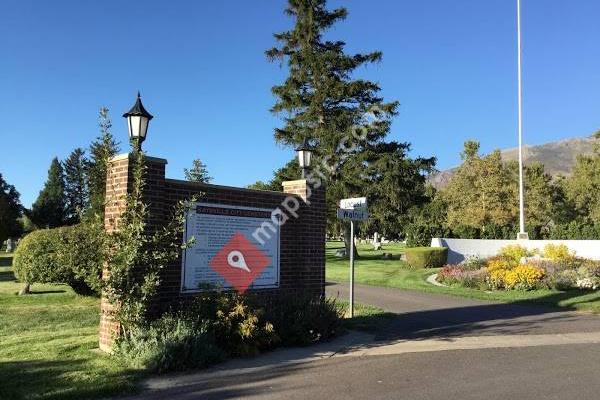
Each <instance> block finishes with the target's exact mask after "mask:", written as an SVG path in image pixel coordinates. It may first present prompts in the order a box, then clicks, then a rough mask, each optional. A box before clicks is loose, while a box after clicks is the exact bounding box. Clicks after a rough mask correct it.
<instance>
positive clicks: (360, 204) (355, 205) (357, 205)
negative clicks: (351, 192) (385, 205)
mask: <svg viewBox="0 0 600 400" xmlns="http://www.w3.org/2000/svg"><path fill="white" fill-rule="evenodd" d="M340 208H343V209H346V210H348V209H355V210H357V209H361V210H365V211H366V210H367V198H366V197H352V198H350V199H341V200H340Z"/></svg>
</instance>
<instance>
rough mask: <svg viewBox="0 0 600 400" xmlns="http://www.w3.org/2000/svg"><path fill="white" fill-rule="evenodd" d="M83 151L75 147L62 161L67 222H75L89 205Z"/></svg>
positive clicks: (85, 163)
mask: <svg viewBox="0 0 600 400" xmlns="http://www.w3.org/2000/svg"><path fill="white" fill-rule="evenodd" d="M86 165H87V162H86V159H85V152H84V151H83V150H82V149H80V148H77V149H75V150H73V151H72V152H71V154H69V157H67V159H66V160H65V161H64V162H63V168H64V171H65V197H66V201H67V209H66V214H67V223H69V224H76V223H78V222H79V221H80V220H81V216H82V215H83V214H84V213H85V211H86V210H87V209H88V206H89V199H88V187H87V177H86Z"/></svg>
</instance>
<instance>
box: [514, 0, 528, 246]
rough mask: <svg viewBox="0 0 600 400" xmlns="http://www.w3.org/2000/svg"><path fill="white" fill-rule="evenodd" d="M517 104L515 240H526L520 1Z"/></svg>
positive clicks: (519, 10) (519, 2)
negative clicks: (517, 200)
mask: <svg viewBox="0 0 600 400" xmlns="http://www.w3.org/2000/svg"><path fill="white" fill-rule="evenodd" d="M517 91H518V93H517V102H518V131H519V234H518V236H517V239H528V238H529V237H528V235H527V232H525V199H524V197H525V194H524V187H523V103H522V96H523V90H522V85H521V0H517Z"/></svg>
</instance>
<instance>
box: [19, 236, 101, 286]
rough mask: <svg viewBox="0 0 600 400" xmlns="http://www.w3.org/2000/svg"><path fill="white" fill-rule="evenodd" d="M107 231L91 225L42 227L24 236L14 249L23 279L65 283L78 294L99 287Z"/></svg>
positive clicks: (37, 281) (20, 278) (33, 281)
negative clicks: (104, 239) (15, 249)
mask: <svg viewBox="0 0 600 400" xmlns="http://www.w3.org/2000/svg"><path fill="white" fill-rule="evenodd" d="M103 233H104V231H103V230H102V229H101V228H99V227H97V226H95V225H91V224H79V225H75V226H69V227H62V228H54V229H41V230H37V231H34V232H32V233H30V234H28V235H27V236H25V237H24V238H23V239H22V240H21V243H20V244H19V247H18V248H17V251H16V252H15V258H14V262H13V264H14V268H15V275H16V276H17V278H18V279H19V280H20V281H23V282H26V283H28V284H33V283H64V284H67V285H69V286H71V287H72V288H73V290H74V291H75V293H78V294H84V295H89V294H93V293H95V292H96V293H97V292H99V290H100V277H101V273H102V250H103V237H104V236H103Z"/></svg>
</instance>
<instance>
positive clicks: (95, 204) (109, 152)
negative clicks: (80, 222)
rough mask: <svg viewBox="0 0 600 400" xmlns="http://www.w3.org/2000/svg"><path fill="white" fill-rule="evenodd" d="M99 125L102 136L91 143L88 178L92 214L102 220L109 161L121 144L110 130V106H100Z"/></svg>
mask: <svg viewBox="0 0 600 400" xmlns="http://www.w3.org/2000/svg"><path fill="white" fill-rule="evenodd" d="M98 126H99V127H100V136H98V138H96V140H95V141H94V142H92V144H91V145H90V160H89V162H88V164H87V178H88V184H89V199H90V200H89V201H90V208H89V209H90V214H91V215H92V216H97V217H99V218H100V219H101V220H102V219H103V218H104V206H105V193H106V171H107V168H108V161H109V160H110V159H111V158H112V157H114V156H115V155H117V153H118V152H119V144H118V143H117V141H116V140H115V138H114V137H113V135H112V133H111V132H110V129H111V128H112V122H111V120H110V117H109V115H108V108H106V107H102V108H100V111H99V115H98Z"/></svg>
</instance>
